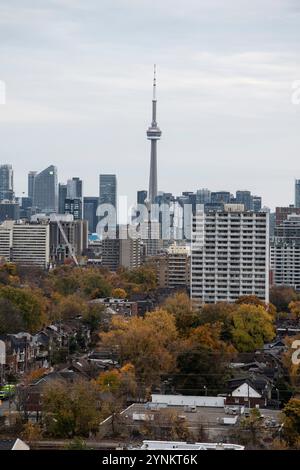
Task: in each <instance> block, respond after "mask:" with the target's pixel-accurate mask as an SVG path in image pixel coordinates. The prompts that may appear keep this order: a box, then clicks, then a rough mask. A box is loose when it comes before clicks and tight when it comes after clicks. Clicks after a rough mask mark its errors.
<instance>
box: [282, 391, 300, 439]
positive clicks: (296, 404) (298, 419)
mask: <svg viewBox="0 0 300 470" xmlns="http://www.w3.org/2000/svg"><path fill="white" fill-rule="evenodd" d="M283 437H284V439H285V440H286V441H287V442H288V444H289V445H290V446H297V447H299V444H300V399H298V398H291V400H290V401H289V402H288V403H287V404H286V405H285V407H284V408H283Z"/></svg>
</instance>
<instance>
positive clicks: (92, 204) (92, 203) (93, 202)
mask: <svg viewBox="0 0 300 470" xmlns="http://www.w3.org/2000/svg"><path fill="white" fill-rule="evenodd" d="M98 203H99V199H98V198H97V197H84V198H83V206H84V209H83V212H84V219H85V220H87V221H88V228H89V232H90V233H95V232H96V227H97V215H96V214H97V207H98Z"/></svg>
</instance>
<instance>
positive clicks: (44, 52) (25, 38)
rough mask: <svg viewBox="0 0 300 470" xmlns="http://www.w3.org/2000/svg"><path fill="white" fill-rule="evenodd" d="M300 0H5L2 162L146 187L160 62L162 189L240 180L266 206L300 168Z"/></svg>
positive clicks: (93, 188)
mask: <svg viewBox="0 0 300 470" xmlns="http://www.w3.org/2000/svg"><path fill="white" fill-rule="evenodd" d="M299 25H300V2H299V0H185V1H178V0H47V1H46V0H45V1H44V0H36V1H34V0H1V4H0V79H1V80H2V81H4V82H5V84H6V105H0V141H1V157H0V161H1V163H12V164H13V166H14V171H15V190H16V193H17V195H21V193H22V191H25V192H27V172H28V171H29V170H38V171H39V170H42V169H43V168H45V167H46V166H48V165H49V164H55V165H57V167H58V172H59V180H60V181H61V182H64V181H66V180H67V179H68V178H70V177H72V176H80V177H82V178H83V180H84V185H85V188H84V189H85V190H84V192H85V195H97V194H98V174H99V173H116V174H117V176H118V183H119V194H123V195H124V194H127V195H128V196H129V198H130V199H131V200H132V199H133V198H134V197H135V192H136V190H137V189H144V188H147V186H148V173H149V160H150V143H149V141H147V140H146V134H145V132H146V128H147V126H148V125H149V123H150V118H151V93H152V90H151V87H152V70H153V63H156V64H157V79H158V93H157V94H158V123H159V125H160V127H161V129H162V132H163V134H162V139H161V141H160V142H159V145H158V180H159V190H163V191H171V192H173V193H174V194H179V193H181V192H182V191H187V190H196V189H198V188H203V187H205V188H206V187H207V188H210V189H211V190H230V191H232V192H235V190H237V189H250V190H251V191H252V192H253V193H256V194H260V195H262V196H263V202H264V204H265V205H267V206H269V207H272V208H273V207H274V206H275V205H286V204H290V203H292V202H293V199H294V189H293V187H294V178H295V177H299V178H300V105H298V106H297V105H295V104H294V105H293V104H292V102H291V96H292V84H293V82H294V81H296V80H300V26H299Z"/></svg>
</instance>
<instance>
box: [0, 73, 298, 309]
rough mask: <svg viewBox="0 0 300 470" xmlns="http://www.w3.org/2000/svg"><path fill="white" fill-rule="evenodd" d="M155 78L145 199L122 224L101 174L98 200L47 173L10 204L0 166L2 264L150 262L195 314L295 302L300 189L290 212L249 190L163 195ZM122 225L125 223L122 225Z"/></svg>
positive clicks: (10, 191) (75, 181)
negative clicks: (197, 308) (277, 297)
mask: <svg viewBox="0 0 300 470" xmlns="http://www.w3.org/2000/svg"><path fill="white" fill-rule="evenodd" d="M161 134H162V133H161V130H160V128H159V127H158V124H157V97H156V70H155V68H154V79H153V97H152V120H151V124H150V127H149V128H148V130H147V138H148V139H149V140H150V142H151V152H150V173H149V186H148V189H139V190H138V191H137V198H136V204H137V207H135V208H134V209H133V210H132V211H131V218H130V219H129V218H128V221H127V224H126V223H124V222H123V221H122V224H121V222H120V221H119V217H118V213H117V211H118V209H119V208H118V206H119V204H118V192H117V189H118V185H117V175H116V174H113V173H104V172H103V173H102V172H101V174H99V180H98V183H99V192H98V194H95V195H92V196H86V195H85V194H84V189H86V187H87V184H86V183H87V182H85V184H84V182H83V181H82V179H81V178H80V177H78V176H72V175H70V176H69V178H68V179H67V180H65V181H64V182H61V181H60V182H59V178H58V170H57V168H56V166H55V165H49V166H48V167H47V168H45V169H43V170H42V171H37V170H31V171H29V173H28V194H27V195H23V196H22V197H16V196H15V189H14V178H13V168H12V165H11V164H2V165H0V259H3V260H6V261H13V262H16V263H19V264H24V265H28V266H31V265H36V266H39V267H41V268H45V269H48V268H51V267H53V266H55V265H57V264H60V263H65V262H70V261H72V262H74V263H75V264H76V265H78V264H79V262H80V263H83V264H91V263H92V264H95V265H100V266H104V267H106V268H108V269H110V270H116V269H118V267H119V266H123V267H125V268H129V269H132V268H136V267H138V266H140V265H141V264H142V263H144V262H146V263H149V264H150V265H152V267H153V268H154V269H155V270H156V274H157V280H158V283H159V286H160V287H161V288H167V289H175V288H180V289H182V288H186V289H187V290H188V291H189V292H190V295H191V298H192V300H193V301H194V302H195V303H197V304H203V303H211V302H219V301H227V302H234V301H235V300H236V299H237V298H238V297H240V296H243V295H255V296H257V297H259V298H260V299H262V300H264V301H265V302H266V303H267V302H268V301H269V284H270V285H289V286H292V287H294V288H295V289H296V290H297V291H299V292H300V180H298V179H297V180H295V200H294V204H293V205H290V206H288V207H277V208H276V212H275V213H273V214H272V213H270V211H269V209H268V208H266V207H263V204H262V198H261V196H260V195H257V194H253V193H252V192H251V191H250V190H247V189H237V190H236V192H235V193H233V192H231V191H228V190H226V188H225V189H223V188H221V190H218V191H212V190H211V189H208V188H206V187H202V188H201V187H200V188H199V189H197V190H195V191H194V190H193V191H192V190H185V191H183V192H182V193H181V194H180V195H173V194H172V193H171V192H167V191H161V190H159V188H158V176H157V141H158V140H159V139H160V138H161ZM120 219H121V217H120Z"/></svg>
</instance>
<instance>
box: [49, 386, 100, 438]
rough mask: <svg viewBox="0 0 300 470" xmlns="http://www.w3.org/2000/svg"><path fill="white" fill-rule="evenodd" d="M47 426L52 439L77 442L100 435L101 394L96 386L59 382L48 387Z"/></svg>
mask: <svg viewBox="0 0 300 470" xmlns="http://www.w3.org/2000/svg"><path fill="white" fill-rule="evenodd" d="M42 407H43V422H44V425H45V428H46V432H47V434H48V435H49V436H52V437H57V438H73V437H74V436H89V434H90V433H91V432H94V433H95V432H97V430H98V425H99V421H100V416H101V415H100V410H99V406H98V394H97V391H96V389H95V387H94V386H93V385H92V383H89V384H87V383H86V382H83V381H82V382H81V381H78V382H75V383H65V382H62V381H56V382H55V383H52V384H50V385H48V386H47V387H45V389H44V391H43V398H42Z"/></svg>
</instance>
